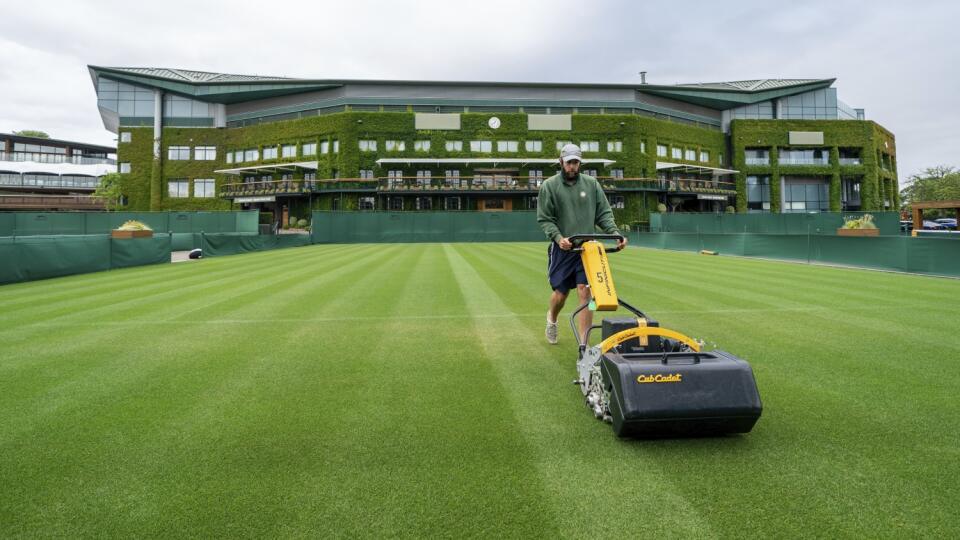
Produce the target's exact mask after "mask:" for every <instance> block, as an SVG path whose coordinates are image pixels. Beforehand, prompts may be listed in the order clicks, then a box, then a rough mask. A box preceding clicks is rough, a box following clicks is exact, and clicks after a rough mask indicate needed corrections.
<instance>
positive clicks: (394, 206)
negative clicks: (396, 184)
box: [390, 197, 403, 210]
mask: <svg viewBox="0 0 960 540" xmlns="http://www.w3.org/2000/svg"><path fill="white" fill-rule="evenodd" d="M390 209H391V210H403V197H390Z"/></svg>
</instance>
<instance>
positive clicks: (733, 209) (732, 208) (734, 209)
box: [727, 205, 737, 214]
mask: <svg viewBox="0 0 960 540" xmlns="http://www.w3.org/2000/svg"><path fill="white" fill-rule="evenodd" d="M736 212H737V209H736V208H734V207H732V206H729V205H728V206H727V213H728V214H734V213H736Z"/></svg>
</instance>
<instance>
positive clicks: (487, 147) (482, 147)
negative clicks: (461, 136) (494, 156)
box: [470, 141, 493, 152]
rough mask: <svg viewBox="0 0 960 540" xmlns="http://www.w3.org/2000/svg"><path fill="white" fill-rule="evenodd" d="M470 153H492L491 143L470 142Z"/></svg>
mask: <svg viewBox="0 0 960 540" xmlns="http://www.w3.org/2000/svg"><path fill="white" fill-rule="evenodd" d="M470 151H471V152H493V143H492V142H490V141H470Z"/></svg>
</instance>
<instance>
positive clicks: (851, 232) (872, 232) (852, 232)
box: [837, 229, 880, 236]
mask: <svg viewBox="0 0 960 540" xmlns="http://www.w3.org/2000/svg"><path fill="white" fill-rule="evenodd" d="M837 236H880V229H837Z"/></svg>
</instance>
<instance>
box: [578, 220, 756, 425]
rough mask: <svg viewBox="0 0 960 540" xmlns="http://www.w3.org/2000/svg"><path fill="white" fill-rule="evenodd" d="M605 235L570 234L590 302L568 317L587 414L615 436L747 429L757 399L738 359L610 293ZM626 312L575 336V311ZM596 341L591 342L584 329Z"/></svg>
mask: <svg viewBox="0 0 960 540" xmlns="http://www.w3.org/2000/svg"><path fill="white" fill-rule="evenodd" d="M621 238H622V237H621V236H619V235H612V234H589V235H575V236H571V237H570V241H571V242H572V243H573V244H574V249H575V250H577V251H579V252H580V257H581V260H582V261H583V268H584V271H585V272H586V275H587V281H588V286H589V289H590V296H591V300H590V301H588V302H587V303H585V304H583V305H582V306H580V307H578V308H577V309H576V310H575V311H574V312H573V314H572V315H570V326H571V327H572V328H573V334H574V335H575V336H576V338H577V344H578V346H579V347H578V355H577V374H578V378H577V380H575V381H574V384H576V385H578V386H579V387H580V390H581V391H582V392H583V396H584V400H585V401H586V405H587V407H588V408H590V410H591V411H592V412H593V414H594V416H596V417H597V418H598V419H601V420H603V421H606V422H610V423H611V424H613V431H614V433H615V434H616V435H617V436H618V437H638V438H647V437H677V436H687V437H689V436H711V435H723V434H729V433H748V432H749V431H750V430H751V429H753V426H754V424H756V422H757V420H758V419H759V418H760V413H761V411H762V408H763V407H762V405H761V403H760V394H759V392H758V391H757V384H756V381H755V380H754V377H753V370H752V369H751V368H750V365H749V364H748V363H747V362H746V361H745V360H743V359H740V358H737V357H736V356H734V355H732V354H730V353H728V352H725V351H721V350H712V351H704V350H703V343H702V342H701V341H698V340H695V339H692V338H690V337H687V336H686V335H684V334H681V333H680V332H676V331H674V330H669V329H667V328H661V327H660V324H659V323H658V321H656V320H654V319H652V318H650V317H649V316H647V315H646V314H645V313H643V312H642V311H640V310H639V309H637V308H635V307H633V306H631V305H630V304H629V303H627V302H625V301H624V300H623V299H622V298H619V297H618V296H617V292H616V288H615V287H614V283H613V275H612V273H611V271H610V264H609V261H608V259H607V254H608V253H616V252H617V251H619V250H620V249H619V248H617V247H613V248H610V249H607V248H605V247H604V245H603V243H602V241H604V240H619V239H621ZM619 308H623V309H625V310H627V311H629V312H630V314H631V315H632V316H630V317H622V316H621V317H611V318H605V319H603V321H602V323H601V324H599V325H593V326H591V327H590V328H589V329H587V332H586V335H583V336H581V335H580V331H579V328H578V327H577V320H576V319H577V315H579V314H580V312H582V311H583V310H585V309H590V310H592V311H603V312H614V311H617V310H618V309H619ZM598 329H599V330H600V331H601V334H602V339H601V341H600V342H599V343H597V344H596V345H592V346H591V345H590V344H589V342H590V334H591V333H592V332H593V331H594V330H598Z"/></svg>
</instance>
